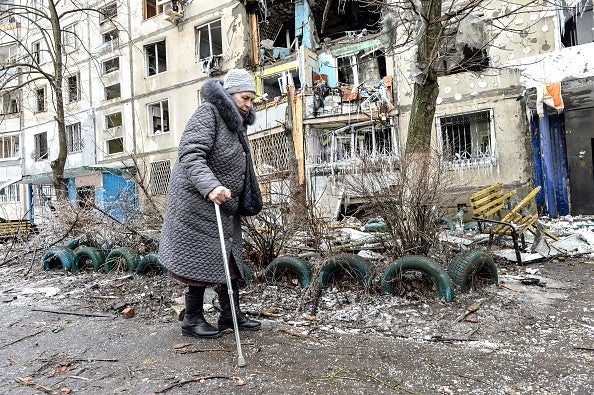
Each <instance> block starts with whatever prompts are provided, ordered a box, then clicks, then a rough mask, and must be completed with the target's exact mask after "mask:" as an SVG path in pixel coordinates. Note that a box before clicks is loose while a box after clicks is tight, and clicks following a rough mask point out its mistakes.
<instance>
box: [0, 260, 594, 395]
mask: <svg viewBox="0 0 594 395" xmlns="http://www.w3.org/2000/svg"><path fill="white" fill-rule="evenodd" d="M29 267H30V265H29V263H23V264H18V263H11V264H10V265H4V266H2V267H0V278H2V284H1V293H0V298H1V303H0V328H1V330H0V393H2V394H39V393H55V394H60V393H69V391H71V393H78V394H120V393H126V394H152V393H167V394H198V393H204V394H229V393H237V394H302V393H313V394H343V393H352V394H592V393H594V287H593V285H594V262H593V261H589V260H587V259H580V258H575V259H572V260H570V261H565V262H558V261H551V262H546V263H534V264H531V265H529V266H528V269H529V272H526V269H525V268H519V267H516V266H510V265H505V264H502V265H500V266H499V275H500V280H501V282H502V284H500V286H499V287H496V286H489V287H487V288H484V289H482V290H479V291H475V292H472V293H469V294H463V295H462V294H458V295H457V296H456V298H455V300H454V301H453V302H451V303H448V304H445V303H441V302H439V301H437V300H434V299H426V300H423V299H415V300H410V299H403V298H399V297H394V296H389V295H386V294H385V293H381V292H380V291H379V290H377V289H374V290H372V291H371V292H367V293H365V292H362V291H361V290H360V289H358V288H357V287H352V289H344V288H341V287H336V288H331V289H330V290H328V292H327V293H326V294H324V297H323V298H322V299H321V301H320V308H319V311H318V314H317V316H316V317H315V320H314V321H308V320H307V319H305V318H304V317H305V316H306V315H307V314H308V311H307V308H306V307H304V302H303V301H304V300H305V299H304V297H303V295H302V294H301V290H298V289H292V288H291V287H274V286H267V285H265V284H263V283H261V282H258V281H255V282H254V283H252V284H250V285H249V286H248V287H246V288H245V289H244V290H243V293H242V305H244V306H245V310H247V311H250V312H259V313H267V314H268V317H264V318H261V319H262V321H263V329H262V330H261V331H258V332H251V333H246V332H242V333H241V340H242V345H243V352H244V355H245V358H246V361H247V366H245V367H242V368H239V367H237V366H236V348H235V342H234V336H233V335H232V334H227V335H225V336H223V337H221V338H218V339H212V340H199V339H189V338H186V337H183V336H181V333H180V330H179V327H178V325H179V324H178V322H176V321H175V320H174V319H173V317H172V315H171V314H170V306H171V304H172V300H173V299H175V298H177V297H179V296H180V295H181V294H182V293H183V289H182V288H180V287H179V286H178V285H177V284H175V283H174V282H173V281H172V280H170V279H169V278H167V277H164V276H158V277H144V278H139V277H135V276H126V275H125V274H123V273H121V274H119V275H109V276H108V275H100V274H91V273H83V274H78V275H64V274H63V273H60V272H55V271H50V272H44V271H42V270H41V269H38V268H36V267H34V268H33V269H32V270H31V271H30V272H29V270H28V269H29ZM27 273H28V274H27ZM25 274H27V275H26V276H25ZM474 303H479V304H480V307H479V308H478V310H477V311H476V312H474V313H472V314H469V315H467V316H465V317H464V319H462V320H458V318H459V317H462V316H464V312H465V310H466V309H468V308H469V306H471V305H472V304H474ZM214 304H215V305H216V301H215V302H214ZM126 306H131V307H133V308H134V310H135V312H136V315H135V316H134V317H132V318H128V319H125V318H123V317H122V315H121V314H118V313H119V312H120V311H121V310H122V308H124V307H126ZM52 311H53V312H52ZM93 315H97V316H93ZM209 318H210V319H211V321H215V320H216V313H215V312H212V313H210V314H209Z"/></svg>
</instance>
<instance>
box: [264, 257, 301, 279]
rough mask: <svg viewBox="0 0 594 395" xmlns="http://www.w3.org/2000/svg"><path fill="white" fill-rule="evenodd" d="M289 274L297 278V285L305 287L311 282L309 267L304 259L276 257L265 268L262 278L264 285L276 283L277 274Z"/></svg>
mask: <svg viewBox="0 0 594 395" xmlns="http://www.w3.org/2000/svg"><path fill="white" fill-rule="evenodd" d="M285 271H288V272H291V273H293V274H295V275H296V276H297V277H298V278H299V284H301V286H302V287H306V286H307V285H309V283H310V282H311V265H310V263H309V262H308V261H306V260H305V259H301V258H299V257H295V256H291V255H283V256H279V257H276V258H275V259H273V260H272V262H270V263H269V264H268V266H266V270H265V271H264V278H265V279H266V283H268V284H273V283H275V282H276V281H277V273H282V272H285Z"/></svg>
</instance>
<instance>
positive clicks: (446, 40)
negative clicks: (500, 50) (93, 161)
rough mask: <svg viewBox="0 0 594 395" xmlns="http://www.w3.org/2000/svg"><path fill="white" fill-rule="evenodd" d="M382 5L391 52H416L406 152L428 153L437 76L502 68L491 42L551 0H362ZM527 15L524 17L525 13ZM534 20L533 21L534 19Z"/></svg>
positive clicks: (514, 30)
mask: <svg viewBox="0 0 594 395" xmlns="http://www.w3.org/2000/svg"><path fill="white" fill-rule="evenodd" d="M366 2H367V3H369V4H372V5H374V6H377V5H381V6H382V7H383V10H384V18H383V30H384V33H385V34H386V36H387V39H388V40H387V41H388V42H389V48H388V49H387V52H388V53H389V54H391V55H395V54H398V53H402V52H405V51H409V50H410V49H411V48H412V50H413V51H414V60H413V64H412V66H411V76H410V77H411V78H412V79H413V85H414V89H413V91H414V92H413V95H414V96H413V99H412V107H411V113H410V122H409V124H408V131H407V136H408V138H407V143H406V151H407V152H427V151H428V150H429V149H430V146H431V130H432V127H433V122H434V116H435V109H436V100H437V97H438V94H439V82H438V78H439V76H442V75H448V74H455V73H459V72H464V71H475V72H479V71H480V72H484V71H487V70H488V69H492V68H496V67H500V66H498V65H496V64H494V62H492V61H491V59H489V55H488V50H489V47H491V46H493V45H495V41H496V39H497V37H499V36H500V35H501V34H502V33H512V34H513V33H517V34H520V33H522V29H514V27H513V26H512V21H513V18H514V17H519V16H521V15H522V14H524V13H529V12H532V7H542V8H547V7H548V8H551V7H556V6H555V5H554V4H549V3H538V2H537V1H535V0H534V1H532V0H527V1H521V2H492V1H489V0H441V1H433V0H394V1H389V0H388V1H383V0H366ZM526 19H528V18H526ZM537 22H538V20H534V21H533V23H537ZM523 29H524V32H525V29H526V28H525V27H524V28H523Z"/></svg>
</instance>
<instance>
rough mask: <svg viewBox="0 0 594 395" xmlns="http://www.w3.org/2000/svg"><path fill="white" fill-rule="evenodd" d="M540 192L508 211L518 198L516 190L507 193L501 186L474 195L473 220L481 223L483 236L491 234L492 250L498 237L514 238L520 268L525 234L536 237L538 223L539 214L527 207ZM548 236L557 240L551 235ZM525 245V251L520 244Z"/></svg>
mask: <svg viewBox="0 0 594 395" xmlns="http://www.w3.org/2000/svg"><path fill="white" fill-rule="evenodd" d="M539 191H540V186H537V187H536V188H534V189H532V190H531V191H530V192H529V193H528V194H527V195H526V196H525V197H524V198H523V199H522V200H521V201H520V202H519V203H518V204H517V205H516V206H515V207H513V208H512V209H511V210H509V211H507V207H506V206H508V205H509V199H510V198H511V197H512V196H513V195H514V194H516V190H515V189H514V190H511V191H509V192H504V191H503V184H502V183H498V184H494V185H491V186H489V187H487V188H485V189H482V190H480V191H478V192H475V193H473V194H472V195H470V205H471V207H472V211H473V216H472V218H473V219H474V220H476V221H477V223H478V226H479V229H480V230H481V232H482V233H488V234H489V247H490V246H491V244H492V242H493V237H494V236H496V235H497V236H511V238H512V240H513V243H514V250H515V252H516V259H517V261H518V264H520V265H521V264H522V255H521V253H520V252H521V251H522V250H524V249H526V241H525V239H524V233H525V232H526V231H530V232H532V233H534V234H536V228H535V227H534V223H535V222H536V220H538V213H537V212H536V211H532V212H530V211H528V208H527V206H528V205H529V203H531V202H532V201H533V200H534V197H535V196H536V194H537V193H538V192H539ZM547 235H549V236H551V237H554V235H551V234H550V233H547ZM518 239H520V240H521V241H522V249H520V245H519V243H518Z"/></svg>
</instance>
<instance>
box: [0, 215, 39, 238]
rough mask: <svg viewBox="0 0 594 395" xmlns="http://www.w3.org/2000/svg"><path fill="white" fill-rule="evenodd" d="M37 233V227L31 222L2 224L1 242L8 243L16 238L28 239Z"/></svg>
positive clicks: (0, 223) (4, 222) (0, 228)
mask: <svg viewBox="0 0 594 395" xmlns="http://www.w3.org/2000/svg"><path fill="white" fill-rule="evenodd" d="M36 232H37V226H36V225H35V224H33V223H32V222H31V221H27V220H17V221H6V220H2V222H0V241H6V240H8V239H11V238H14V237H27V236H29V235H30V234H32V233H36Z"/></svg>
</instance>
